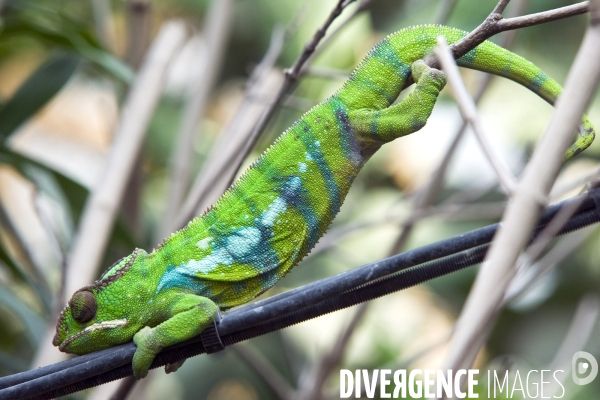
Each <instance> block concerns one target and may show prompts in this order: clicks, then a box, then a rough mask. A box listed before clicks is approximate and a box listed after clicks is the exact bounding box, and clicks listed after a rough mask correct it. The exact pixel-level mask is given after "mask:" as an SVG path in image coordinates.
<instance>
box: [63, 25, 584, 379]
mask: <svg viewBox="0 0 600 400" xmlns="http://www.w3.org/2000/svg"><path fill="white" fill-rule="evenodd" d="M464 34H465V32H462V31H459V30H456V29H453V28H447V27H442V26H418V27H413V28H408V29H404V30H402V31H400V32H397V33H395V34H392V35H390V36H389V37H387V38H386V39H385V40H383V41H382V42H381V43H379V44H378V45H377V46H375V47H374V48H373V49H372V50H371V52H370V53H369V54H368V55H367V56H366V58H365V59H364V60H363V62H362V63H361V64H360V65H359V66H358V67H357V69H356V70H355V71H354V73H353V74H352V75H351V77H350V78H349V79H348V81H347V82H346V83H345V84H344V86H343V87H342V88H341V89H340V90H339V91H338V92H337V93H336V94H335V95H333V96H332V97H330V98H329V99H327V100H326V101H324V102H322V103H321V104H319V105H318V106H316V107H314V108H313V109H312V110H310V111H309V112H307V113H306V114H304V116H303V117H302V118H301V119H300V120H298V121H297V122H296V123H294V125H292V126H291V127H290V128H289V129H288V130H287V131H286V132H285V133H284V134H283V135H282V136H281V137H280V138H279V139H278V140H277V141H276V143H275V144H274V145H273V146H271V147H270V148H269V149H268V150H267V151H266V152H265V154H263V155H262V157H260V158H259V159H258V161H256V163H255V164H254V165H253V166H252V167H251V168H249V169H248V170H247V171H246V173H245V174H244V175H243V177H241V178H240V179H239V180H238V181H237V182H236V183H235V184H234V185H233V186H232V187H231V188H230V189H229V190H228V191H227V192H226V193H225V194H224V195H223V196H222V197H221V198H220V199H219V200H218V201H217V203H216V204H215V205H214V207H213V208H212V209H210V210H209V211H207V212H206V213H205V214H204V215H203V216H202V217H199V218H195V219H194V220H193V221H191V222H190V223H189V224H188V225H187V226H186V227H185V228H184V229H182V230H180V231H178V232H176V233H174V234H172V235H171V236H170V237H169V238H168V239H166V240H165V241H164V243H163V244H162V245H161V246H160V247H159V249H157V250H155V251H153V252H152V253H151V254H147V253H146V252H145V251H143V250H136V251H135V252H134V253H133V254H132V255H130V256H128V257H126V258H124V259H123V260H121V261H120V262H119V263H117V264H116V265H115V266H113V267H112V268H111V269H110V270H109V271H108V272H107V273H105V274H104V275H103V276H102V278H101V279H100V280H99V281H97V282H95V283H94V284H93V285H91V286H88V287H85V288H83V289H80V290H79V291H78V292H76V293H75V294H74V295H73V297H72V298H71V300H70V302H69V304H68V305H67V307H66V308H65V310H64V311H63V312H62V314H61V316H60V319H59V321H58V325H57V330H56V336H55V337H54V341H53V343H54V345H55V346H59V348H60V350H62V351H66V352H69V353H76V354H84V353H89V352H92V351H96V350H100V349H104V348H107V347H111V346H114V345H117V344H120V343H124V342H127V341H129V340H131V339H132V338H133V340H134V342H135V343H136V345H137V350H136V352H135V356H134V359H133V372H134V375H135V376H136V377H137V378H141V377H144V376H145V375H146V374H147V373H148V369H149V367H150V364H151V363H152V360H153V359H154V357H155V355H156V354H157V353H158V352H159V351H160V350H161V349H162V348H163V347H166V346H170V345H173V344H175V343H179V342H181V341H184V340H187V339H189V338H191V337H193V336H196V335H198V334H199V333H200V332H201V331H202V330H203V329H204V328H206V327H207V326H208V325H209V324H210V323H211V321H212V320H213V319H214V317H215V315H216V312H217V307H219V308H221V309H227V308H230V307H233V306H237V305H240V304H243V303H246V302H248V301H249V300H251V299H253V298H254V297H256V296H257V295H259V294H260V293H262V292H264V291H265V290H267V289H268V288H270V287H271V286H273V285H274V284H275V282H277V280H278V279H279V278H281V277H282V276H283V275H285V274H286V273H287V272H288V271H289V270H290V268H292V267H293V266H294V265H296V264H297V263H298V262H299V261H300V260H301V259H302V258H303V257H304V256H305V255H306V254H307V253H308V251H309V250H310V249H311V248H312V247H313V246H314V245H315V244H316V242H317V240H318V239H319V238H320V237H321V235H322V234H323V233H324V232H325V230H326V229H327V227H328V226H329V224H330V222H331V221H332V220H333V218H334V217H335V215H336V214H337V212H338V211H339V209H340V206H341V205H342V202H343V200H344V198H345V196H346V194H347V193H348V190H349V189H350V185H351V184H352V181H353V180H354V178H355V177H356V175H357V174H358V172H359V171H360V169H361V167H362V166H363V165H364V163H365V162H366V161H367V160H368V159H369V158H370V157H371V155H373V153H375V151H377V149H379V147H380V146H381V145H382V144H384V143H386V142H389V141H391V140H394V139H395V138H398V137H401V136H404V135H407V134H409V133H412V132H415V131H417V130H419V129H421V128H422V127H423V126H424V125H425V123H426V121H427V118H429V115H430V114H431V110H432V109H433V106H434V104H435V101H436V99H437V96H438V94H439V91H440V90H441V89H442V88H443V87H444V85H445V78H444V76H443V74H442V73H441V72H440V71H438V70H435V69H431V68H429V67H427V66H426V65H425V64H424V63H423V62H422V61H420V62H416V61H417V60H420V59H422V58H423V57H424V56H425V55H426V54H427V53H429V52H430V51H431V50H432V49H433V47H434V46H435V45H436V37H437V36H439V35H444V36H445V37H446V38H447V40H448V42H449V43H452V42H455V41H457V40H458V39H460V38H461V37H463V36H464ZM458 64H459V65H461V66H464V67H468V68H472V69H478V70H482V71H487V72H490V73H493V74H496V75H501V76H504V77H507V78H509V79H512V80H514V81H516V82H518V83H520V84H522V85H524V86H526V87H527V88H529V89H530V90H532V91H534V92H535V93H537V94H539V95H540V96H541V97H542V98H544V99H545V100H546V101H548V102H550V103H552V102H553V101H554V100H555V99H556V97H557V96H558V95H559V93H560V92H561V87H560V86H559V85H558V84H557V83H556V82H555V81H554V80H552V79H550V78H549V77H548V76H547V75H545V74H544V73H543V72H542V71H541V70H540V69H539V68H537V67H536V66H535V65H533V64H532V63H530V62H528V61H527V60H525V59H523V58H521V57H519V56H517V55H515V54H513V53H510V52H508V51H507V50H504V49H502V48H500V47H498V46H496V45H494V44H492V43H489V42H485V43H482V44H481V45H479V46H478V47H477V48H476V49H474V50H472V51H470V52H469V53H468V54H466V55H465V56H463V57H461V58H460V59H459V60H458ZM411 67H412V75H413V77H414V78H415V81H416V87H415V90H414V92H413V93H412V94H411V95H410V96H408V97H407V98H406V99H405V100H403V101H402V102H400V103H398V104H395V105H392V104H393V102H394V101H395V100H396V98H397V97H398V95H399V94H400V91H401V90H402V88H403V86H404V83H405V81H406V79H407V77H408V76H409V74H410V73H411ZM581 131H582V133H581V136H580V138H579V140H578V141H577V143H576V144H575V145H574V146H573V147H572V148H571V149H570V150H569V153H568V154H567V158H569V157H571V156H572V155H574V154H575V153H577V152H579V151H582V150H583V149H584V148H586V147H587V146H588V145H589V144H590V143H591V141H592V140H593V136H594V131H593V127H592V126H591V124H590V123H589V121H588V120H587V119H586V118H584V119H583V122H582V129H581Z"/></svg>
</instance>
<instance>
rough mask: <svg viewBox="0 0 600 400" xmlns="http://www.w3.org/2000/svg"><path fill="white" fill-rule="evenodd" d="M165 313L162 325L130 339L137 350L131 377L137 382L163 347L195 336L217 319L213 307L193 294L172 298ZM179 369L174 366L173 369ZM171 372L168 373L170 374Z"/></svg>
mask: <svg viewBox="0 0 600 400" xmlns="http://www.w3.org/2000/svg"><path fill="white" fill-rule="evenodd" d="M165 300H166V301H167V302H168V300H172V301H171V303H170V305H171V306H170V307H169V309H168V315H167V316H168V317H169V319H167V320H166V321H164V322H162V323H161V324H159V325H157V326H155V327H154V328H150V327H148V326H146V327H144V328H142V329H141V330H140V331H139V332H138V333H136V334H135V336H134V337H133V341H134V342H135V344H136V346H137V349H136V350H135V354H134V355H133V362H132V367H133V376H135V378H136V379H141V378H143V377H145V376H146V375H147V374H148V370H149V369H150V366H151V364H152V361H154V357H156V355H157V354H158V353H159V352H160V351H161V350H162V349H163V348H164V347H167V346H171V345H174V344H177V343H180V342H183V341H184V340H187V339H191V338H193V337H194V336H197V335H199V334H200V332H202V331H203V330H204V328H206V327H207V326H209V325H210V324H211V323H212V322H213V320H214V319H215V316H216V315H217V312H218V311H217V310H218V308H217V305H216V304H215V303H213V302H212V300H210V299H207V298H206V297H201V296H196V295H193V294H184V295H181V294H176V295H174V298H173V299H165ZM179 365H181V363H178V365H177V366H176V368H177V367H178V366H179ZM176 368H175V369H176ZM173 370H174V369H170V371H171V372H172V371H173Z"/></svg>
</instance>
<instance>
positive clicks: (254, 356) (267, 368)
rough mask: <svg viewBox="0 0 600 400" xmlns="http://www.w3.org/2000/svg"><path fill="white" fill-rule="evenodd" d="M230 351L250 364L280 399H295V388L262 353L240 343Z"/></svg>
mask: <svg viewBox="0 0 600 400" xmlns="http://www.w3.org/2000/svg"><path fill="white" fill-rule="evenodd" d="M229 349H231V350H232V351H233V352H234V353H236V354H237V355H238V357H240V358H241V359H242V360H244V361H245V362H246V363H248V364H249V365H250V366H251V367H252V369H253V370H254V371H255V372H256V373H257V374H259V375H260V376H261V377H262V378H263V380H264V381H265V382H266V383H267V384H268V385H269V387H270V388H271V390H273V391H274V392H275V394H276V395H277V397H278V398H279V399H281V400H291V399H292V398H293V394H294V388H292V387H291V386H290V384H289V383H287V382H286V381H285V380H284V379H283V377H282V376H281V374H280V373H279V371H277V370H276V369H275V368H273V366H272V365H271V364H270V363H269V361H268V360H267V359H265V358H264V357H263V355H262V354H261V353H259V352H258V351H256V350H254V349H253V348H252V347H251V346H250V345H249V344H244V343H238V344H236V345H233V346H231V347H229Z"/></svg>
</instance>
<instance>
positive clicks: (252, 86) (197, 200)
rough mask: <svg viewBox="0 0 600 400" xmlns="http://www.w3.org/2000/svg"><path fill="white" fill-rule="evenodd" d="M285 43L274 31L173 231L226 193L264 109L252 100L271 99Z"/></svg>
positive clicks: (279, 30)
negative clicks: (252, 128)
mask: <svg viewBox="0 0 600 400" xmlns="http://www.w3.org/2000/svg"><path fill="white" fill-rule="evenodd" d="M284 39H285V30H284V29H283V28H282V27H277V28H275V29H274V30H273V32H272V34H271V42H270V44H269V48H268V49H267V52H266V53H265V55H264V57H263V59H262V60H261V61H260V63H259V64H258V65H257V66H256V68H254V70H253V71H252V74H251V75H250V78H249V79H248V83H247V89H246V91H245V92H244V99H243V101H242V103H241V105H240V106H239V108H238V110H237V111H236V113H235V116H234V117H233V119H232V120H231V122H230V123H229V124H228V125H227V126H226V127H225V128H224V129H223V132H221V133H220V134H219V137H218V139H217V141H216V143H215V144H214V146H213V147H212V149H211V151H210V154H209V155H208V157H207V158H206V161H205V162H204V166H203V168H202V169H201V170H200V172H199V173H198V175H197V176H196V178H195V180H194V183H193V184H192V187H191V189H190V191H189V194H188V196H187V197H186V199H185V202H184V203H183V205H182V207H181V211H180V212H179V213H178V215H177V218H176V221H175V224H174V225H173V226H172V228H173V229H178V228H180V227H182V226H184V225H185V224H186V223H187V221H189V220H191V219H192V218H194V216H195V215H199V214H201V213H202V212H203V211H204V210H205V209H206V208H208V207H209V206H210V205H211V204H213V203H214V202H215V201H216V200H217V199H218V198H219V197H220V196H221V195H222V194H223V192H224V191H225V190H226V189H227V183H228V182H229V180H230V177H231V176H235V174H236V172H237V171H235V170H234V169H233V166H234V165H235V164H236V162H237V161H238V160H239V158H241V157H243V155H242V154H241V153H240V151H241V148H242V146H243V144H244V142H245V141H246V139H247V136H248V134H249V133H250V128H249V127H251V126H253V125H254V124H255V123H256V118H255V115H256V114H257V113H260V112H261V111H262V109H263V108H264V107H262V108H261V106H260V105H259V104H257V102H256V99H255V98H256V97H257V96H268V95H272V94H271V93H268V92H266V91H268V90H269V86H270V85H269V81H270V80H271V79H272V78H273V76H272V74H273V66H274V65H275V62H276V61H277V59H278V58H279V55H280V54H281V50H282V48H283V44H284ZM257 108H260V110H257Z"/></svg>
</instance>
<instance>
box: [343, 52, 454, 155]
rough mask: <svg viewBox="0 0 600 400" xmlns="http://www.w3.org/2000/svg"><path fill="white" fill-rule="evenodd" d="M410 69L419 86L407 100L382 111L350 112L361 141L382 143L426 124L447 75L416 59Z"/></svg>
mask: <svg viewBox="0 0 600 400" xmlns="http://www.w3.org/2000/svg"><path fill="white" fill-rule="evenodd" d="M411 70H412V75H413V78H414V79H415V82H416V86H415V89H414V91H413V92H412V93H411V94H410V95H409V96H408V97H407V98H406V99H404V100H402V101H401V102H399V103H397V104H394V105H391V106H389V107H387V108H384V109H383V110H370V109H360V110H355V111H351V112H350V122H351V124H352V126H353V127H354V128H355V129H356V131H357V134H358V135H359V137H360V138H361V139H362V140H364V141H365V142H367V143H368V142H375V143H379V144H382V143H386V142H389V141H392V140H394V139H396V138H399V137H401V136H405V135H408V134H410V133H413V132H416V131H418V130H419V129H421V128H422V127H423V126H425V123H426V122H427V119H428V118H429V116H430V115H431V111H432V110H433V106H434V105H435V102H436V100H437V98H438V95H439V93H440V91H441V90H442V89H443V88H444V86H445V85H446V77H445V76H444V74H443V72H442V71H440V70H438V69H434V68H431V67H429V66H428V65H427V64H425V63H424V62H423V60H418V61H415V62H414V63H413V64H412V66H411Z"/></svg>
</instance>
